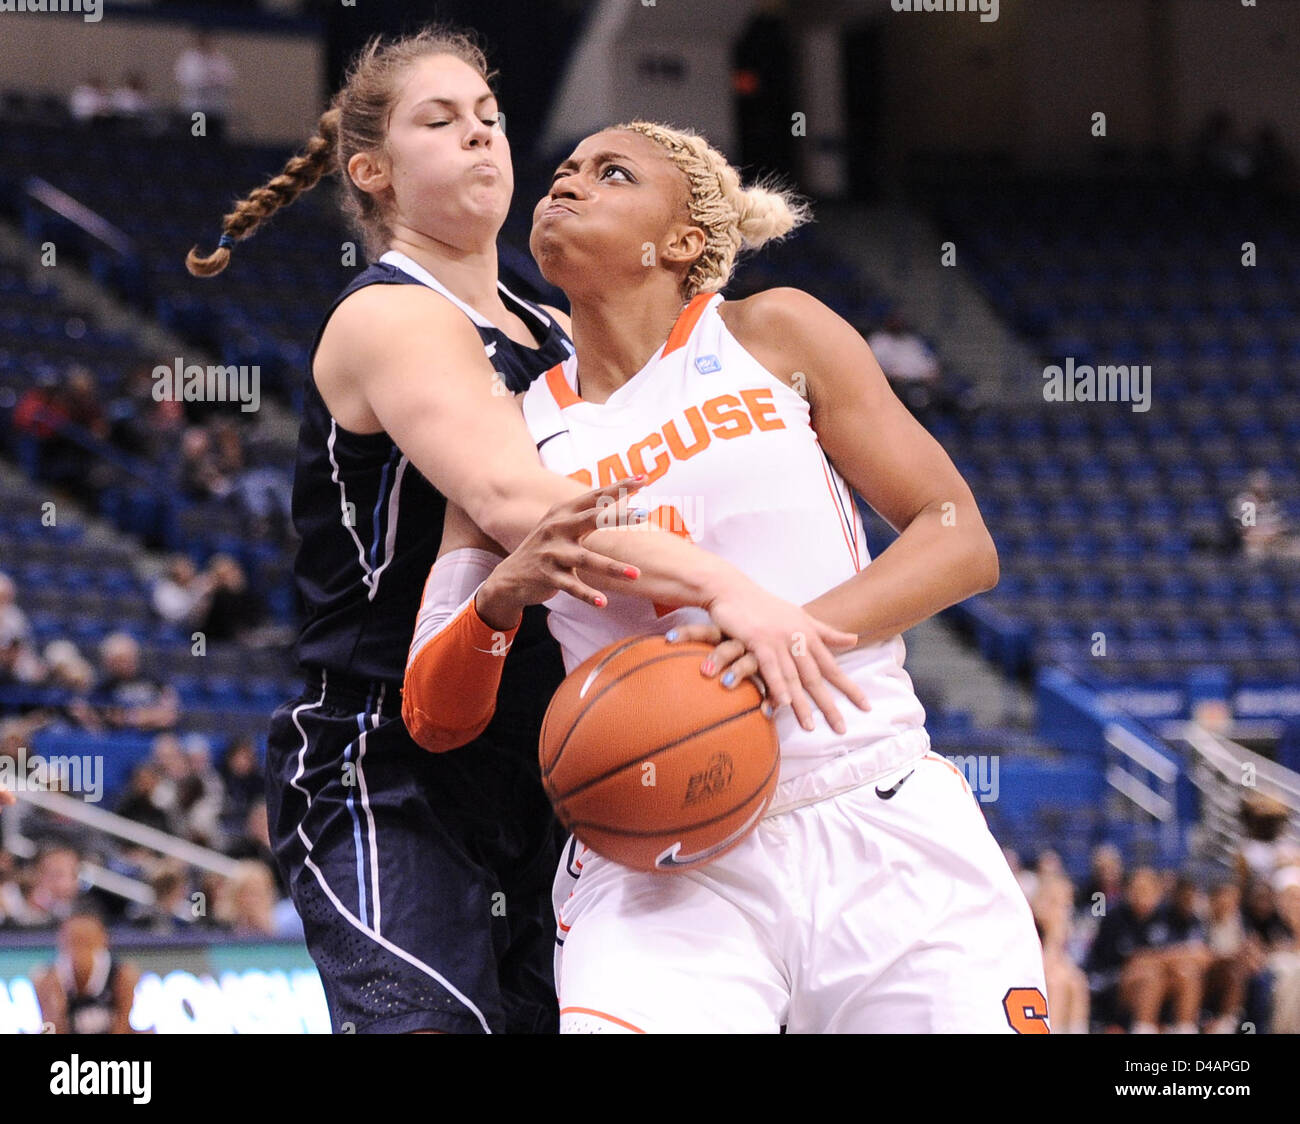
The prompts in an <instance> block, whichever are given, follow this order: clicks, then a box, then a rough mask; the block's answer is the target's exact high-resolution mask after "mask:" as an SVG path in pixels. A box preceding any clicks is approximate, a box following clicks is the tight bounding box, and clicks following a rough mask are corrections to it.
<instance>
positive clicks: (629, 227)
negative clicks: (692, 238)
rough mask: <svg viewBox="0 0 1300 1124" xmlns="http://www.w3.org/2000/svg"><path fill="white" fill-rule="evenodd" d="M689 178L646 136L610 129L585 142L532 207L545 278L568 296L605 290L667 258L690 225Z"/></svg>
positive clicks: (534, 240)
mask: <svg viewBox="0 0 1300 1124" xmlns="http://www.w3.org/2000/svg"><path fill="white" fill-rule="evenodd" d="M688 201H689V193H688V188H687V185H686V180H685V177H683V175H682V173H681V171H680V170H679V169H678V168H677V166H676V165H675V164H673V162H672V161H671V160H670V159H668V157H667V155H666V154H665V153H664V151H663V150H662V149H661V148H660V147H659V145H657V144H656V143H655V142H654V141H652V140H650V138H649V137H645V136H642V135H641V134H640V133H629V132H620V131H618V130H614V129H608V130H606V131H604V132H601V133H595V134H593V135H592V136H589V137H587V138H586V139H585V140H584V141H582V142H581V143H580V144H579V145H578V147H577V148H575V149H574V150H573V152H572V154H571V155H570V156H569V158H568V159H567V160H565V161H564V162H563V163H562V164H560V166H559V167H558V168H557V169H556V171H555V178H554V179H553V180H552V182H551V189H550V191H549V192H548V193H547V194H546V195H544V196H543V197H542V198H541V200H540V201H539V202H538V204H537V206H536V207H535V208H534V210H533V233H532V237H531V238H530V239H529V248H530V249H531V250H532V252H533V257H534V258H535V259H536V261H537V264H538V266H539V268H540V269H541V271H542V275H543V276H544V277H545V278H546V279H547V280H548V281H550V282H551V283H552V284H554V285H558V286H559V287H560V288H562V289H564V290H565V291H566V292H570V293H571V292H572V291H573V290H574V289H576V288H578V287H579V286H581V285H582V284H583V283H584V282H588V283H590V282H595V283H598V284H600V285H602V286H604V287H608V286H610V285H611V284H615V285H616V284H617V283H618V278H620V277H628V276H636V275H637V274H638V273H642V274H643V273H644V272H645V270H646V269H652V268H657V267H658V266H659V265H660V264H661V262H663V261H665V258H664V251H665V248H666V247H667V246H668V245H669V244H670V243H671V242H672V241H673V240H674V239H675V237H676V236H677V234H678V233H680V231H681V230H683V229H686V228H688V227H690V225H691V224H690V211H689V207H688Z"/></svg>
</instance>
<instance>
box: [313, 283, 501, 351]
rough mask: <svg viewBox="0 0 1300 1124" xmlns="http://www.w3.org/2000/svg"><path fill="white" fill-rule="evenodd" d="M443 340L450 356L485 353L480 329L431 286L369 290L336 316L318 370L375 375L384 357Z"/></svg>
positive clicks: (352, 296)
mask: <svg viewBox="0 0 1300 1124" xmlns="http://www.w3.org/2000/svg"><path fill="white" fill-rule="evenodd" d="M430 339H437V341H438V350H439V353H440V354H442V355H444V356H452V355H456V354H461V353H462V352H463V353H465V354H468V353H470V352H474V351H481V348H482V342H481V340H480V339H479V335H478V330H477V329H476V328H475V327H474V324H473V323H472V322H471V321H470V319H469V317H468V316H466V315H465V314H464V313H463V312H462V311H461V310H460V309H459V308H457V307H456V306H455V305H454V304H453V303H452V302H451V301H449V300H447V298H446V297H444V296H443V295H442V294H441V293H439V292H437V291H436V290H434V289H430V288H429V287H428V286H426V285H385V284H375V285H365V286H363V287H362V288H360V289H357V290H355V291H354V292H351V293H349V294H348V295H347V296H346V297H344V298H343V299H342V300H341V301H340V302H339V303H338V305H337V306H336V307H335V309H334V311H333V312H332V313H331V314H330V317H329V319H328V321H327V322H326V324H325V328H324V330H323V331H322V333H321V339H320V344H319V346H318V348H317V352H316V358H317V366H318V367H320V368H325V369H330V368H333V367H336V366H338V367H340V369H343V368H347V369H352V368H354V367H356V366H358V365H359V366H360V368H361V369H363V370H370V369H371V368H372V365H373V363H374V362H375V361H376V360H377V359H378V358H379V357H381V356H387V357H392V356H395V355H401V354H405V353H408V352H410V351H411V350H412V349H416V348H418V349H421V350H423V349H427V345H428V341H429V340H430Z"/></svg>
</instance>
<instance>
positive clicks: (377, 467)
mask: <svg viewBox="0 0 1300 1124" xmlns="http://www.w3.org/2000/svg"><path fill="white" fill-rule="evenodd" d="M390 259H392V260H390ZM394 262H401V263H402V265H403V267H404V268H398V266H397V265H396V264H394ZM416 273H419V274H420V275H421V276H415V275H414V274H416ZM421 278H423V279H421ZM420 284H427V285H430V287H433V288H435V289H437V290H438V291H440V292H442V293H444V295H446V296H448V297H449V298H450V299H451V300H453V302H454V303H456V304H457V305H459V306H460V307H461V308H462V310H463V311H465V313H466V315H467V316H469V317H470V320H471V322H473V323H474V326H475V328H476V329H477V331H478V334H479V337H480V338H481V339H482V341H483V349H484V351H485V353H486V354H487V356H488V358H489V361H490V362H491V363H492V366H493V367H494V368H495V369H496V370H497V371H498V372H500V374H501V375H502V377H503V379H504V381H505V383H506V385H507V386H508V387H509V388H510V389H511V390H512V391H522V390H525V389H527V387H528V385H529V384H530V383H531V382H532V381H533V379H535V378H536V377H537V376H538V375H540V374H543V373H545V372H546V371H547V370H549V369H550V368H551V367H553V366H555V364H556V363H559V362H561V361H562V360H563V359H565V358H566V357H567V356H568V355H569V354H570V353H571V350H572V345H571V344H570V343H569V339H568V336H567V335H566V334H565V332H564V330H563V329H562V328H561V327H560V326H559V324H557V323H556V322H555V320H554V319H553V318H552V317H550V316H547V315H546V314H545V313H544V312H542V311H541V310H540V309H538V308H537V307H536V306H535V305H533V304H530V303H528V302H527V301H523V300H520V299H519V298H518V297H516V296H515V295H514V294H513V293H511V292H510V291H509V290H508V289H507V288H506V287H505V286H504V285H501V286H500V290H501V297H502V299H503V300H504V301H505V303H506V305H507V307H510V308H512V309H513V311H514V312H516V313H517V314H518V315H519V316H520V317H521V318H522V319H523V320H524V322H525V323H526V324H528V325H529V327H530V328H531V330H532V332H533V335H534V337H535V338H536V340H537V346H536V347H535V348H530V347H526V346H523V345H521V344H518V343H515V342H514V340H512V339H510V337H509V336H507V335H506V334H505V333H504V332H502V331H501V330H500V329H498V328H496V327H494V326H492V325H491V324H489V323H488V322H487V321H486V320H485V319H484V318H483V317H482V316H481V315H479V314H478V313H476V312H474V310H472V309H470V308H468V306H466V305H464V304H462V303H461V302H460V301H457V300H456V299H455V298H454V297H451V294H450V293H448V292H447V290H446V289H444V288H443V287H442V286H441V285H439V284H438V283H437V281H435V280H434V279H433V278H432V277H430V276H429V275H428V274H427V273H425V272H424V271H423V270H422V269H421V268H420V267H419V266H418V265H416V264H415V263H414V262H412V261H411V260H410V259H409V258H406V257H405V255H401V254H397V253H393V252H390V253H388V254H385V255H384V256H383V257H382V258H381V259H380V260H379V261H378V262H375V263H373V264H372V265H370V266H369V267H367V268H366V269H365V270H363V271H362V272H361V273H359V274H358V275H357V276H356V277H355V278H353V280H352V282H351V283H350V284H349V285H348V286H347V288H345V289H344V290H343V291H342V292H341V293H340V294H339V296H338V297H337V298H336V300H335V301H334V303H333V304H332V305H331V306H330V308H329V311H328V312H327V313H326V315H325V318H324V320H323V321H322V322H321V326H320V329H319V330H318V331H317V333H316V339H315V341H314V342H313V343H312V348H311V359H312V361H314V360H315V356H316V348H317V347H318V346H319V344H320V339H321V334H322V333H323V332H324V330H325V324H326V323H327V322H328V320H329V317H330V316H331V315H332V314H333V312H334V310H335V309H336V308H337V307H338V306H339V303H340V302H341V301H342V300H343V299H344V298H345V297H347V296H349V295H350V294H352V293H355V292H356V291H357V290H358V289H361V288H363V287H365V286H366V285H420ZM437 346H438V341H437V340H436V339H430V341H429V347H430V349H431V350H433V349H436V348H437ZM445 510H446V499H445V498H444V497H443V496H442V495H441V493H439V492H438V491H437V490H436V489H435V488H434V487H433V486H432V485H431V484H430V483H429V482H428V481H427V480H426V479H425V478H424V477H423V476H422V475H421V474H420V472H419V470H418V469H417V468H416V467H415V466H414V465H413V464H411V462H410V461H409V460H408V459H407V457H406V456H405V455H404V454H403V453H402V450H401V449H399V448H398V447H397V446H396V445H395V444H394V443H393V440H392V438H391V437H389V436H388V434H387V433H382V432H381V433H374V434H358V433H352V432H350V431H348V430H346V429H344V428H343V427H342V426H340V425H339V424H338V423H337V421H335V419H334V418H333V417H332V416H331V415H330V412H329V409H328V407H327V406H326V405H325V402H324V399H322V398H321V395H320V392H319V391H318V390H317V389H316V382H315V380H314V379H313V378H312V376H311V370H310V363H309V366H308V372H307V380H306V385H305V392H304V395H303V415H302V423H301V426H300V428H299V434H298V457H297V464H296V467H295V469H294V483H293V522H294V526H295V528H296V529H297V531H298V534H299V535H300V536H301V538H302V542H301V545H300V547H299V549H298V556H297V560H296V562H295V564H294V577H295V580H296V582H297V585H298V591H299V594H300V595H301V598H302V602H303V605H304V606H305V610H306V616H305V620H304V622H303V625H302V629H301V631H300V633H299V636H298V645H297V657H298V662H299V663H300V664H302V665H303V666H304V667H311V668H316V667H322V668H326V669H328V670H329V671H332V672H338V673H340V674H342V675H346V676H351V677H354V678H356V679H360V680H387V681H395V682H398V683H400V682H401V681H402V679H403V677H404V672H405V668H406V656H407V650H408V649H409V647H410V644H411V636H412V633H413V632H414V628H415V619H416V616H417V614H418V612H419V607H420V599H421V596H422V594H423V591H424V584H425V580H426V579H427V578H428V576H429V570H430V568H431V567H432V566H433V563H434V559H435V558H436V556H437V553H438V545H439V542H440V541H441V538H442V522H443V514H444V512H445ZM538 645H546V646H547V653H548V656H547V658H548V659H549V657H550V653H551V651H552V645H553V642H552V641H551V638H550V635H549V633H548V631H547V628H546V621H545V610H543V609H541V608H540V607H539V606H533V607H531V608H529V609H528V610H527V611H526V612H525V613H524V619H523V622H522V624H521V625H520V628H519V632H518V634H517V635H516V639H515V642H514V644H513V645H512V647H511V653H510V658H509V659H508V660H507V666H506V669H505V674H506V675H509V671H510V665H511V663H515V664H516V666H522V665H524V664H526V663H527V662H528V659H527V656H526V653H527V652H528V650H529V649H535V648H537V646H538Z"/></svg>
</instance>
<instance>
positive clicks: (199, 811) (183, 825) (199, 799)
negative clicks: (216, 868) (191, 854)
mask: <svg viewBox="0 0 1300 1124" xmlns="http://www.w3.org/2000/svg"><path fill="white" fill-rule="evenodd" d="M181 749H182V753H183V754H184V758H185V764H186V767H187V772H186V775H185V776H184V777H183V778H182V779H181V782H180V784H179V785H178V787H177V792H176V814H177V816H178V819H179V823H178V824H177V834H178V835H182V836H184V837H185V838H186V839H188V840H190V841H191V842H192V843H198V844H199V845H200V846H204V847H212V848H220V847H221V845H222V843H223V838H222V831H221V810H222V808H223V807H224V806H225V800H226V790H225V785H224V784H223V783H222V781H221V776H220V774H219V773H218V772H217V770H216V769H215V768H214V767H213V765H212V750H211V747H210V746H209V745H208V743H207V740H206V739H205V738H202V737H200V736H197V735H195V736H192V737H190V738H187V739H186V741H185V743H184V744H183V745H182V747H181Z"/></svg>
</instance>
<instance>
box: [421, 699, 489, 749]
mask: <svg viewBox="0 0 1300 1124" xmlns="http://www.w3.org/2000/svg"><path fill="white" fill-rule="evenodd" d="M402 722H403V724H404V725H405V726H406V732H407V733H408V734H410V735H411V740H412V741H413V742H415V744H416V745H418V746H419V747H420V748H421V749H427V750H428V751H429V752H430V753H446V752H447V751H448V750H452V749H459V748H460V747H461V746H463V745H468V744H469V743H470V742H472V741H473V740H474V739H475V738H476V737H478V736H479V735H480V734H481V733H482V732H483V731H484V729H486V727H487V722H484V723H482V724H481V725H476V726H473V727H452V726H447V725H446V724H444V723H439V722H436V721H434V719H433V718H432V717H431V716H430V714H429V712H428V711H427V710H424V709H422V708H421V707H419V706H417V705H416V703H415V701H414V698H413V696H412V695H411V694H410V693H409V692H407V691H403V692H402Z"/></svg>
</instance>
